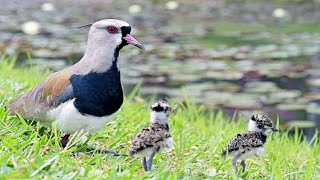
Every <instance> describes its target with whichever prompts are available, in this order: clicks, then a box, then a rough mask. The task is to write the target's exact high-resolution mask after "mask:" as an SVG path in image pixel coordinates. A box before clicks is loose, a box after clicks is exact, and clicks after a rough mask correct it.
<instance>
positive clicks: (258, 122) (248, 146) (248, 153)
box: [222, 114, 278, 173]
mask: <svg viewBox="0 0 320 180" xmlns="http://www.w3.org/2000/svg"><path fill="white" fill-rule="evenodd" d="M248 129H249V131H248V132H246V133H243V134H237V135H236V136H235V137H234V138H233V139H232V140H231V141H230V142H229V144H228V145H227V147H226V148H224V149H223V150H222V155H223V156H225V155H226V154H228V155H230V156H232V157H233V158H232V165H233V167H234V169H235V172H236V173H238V167H237V165H236V163H237V160H241V162H240V165H241V166H242V167H243V169H242V172H245V168H246V164H245V159H247V158H250V157H252V156H254V155H255V156H256V157H260V156H261V155H262V153H263V152H264V144H265V142H266V140H267V133H266V131H267V130H272V131H278V129H276V128H275V127H274V124H273V121H272V120H271V119H270V118H268V117H267V116H264V115H260V114H256V115H253V116H252V117H251V119H250V120H249V124H248Z"/></svg>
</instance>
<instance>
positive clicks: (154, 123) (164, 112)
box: [130, 101, 173, 171]
mask: <svg viewBox="0 0 320 180" xmlns="http://www.w3.org/2000/svg"><path fill="white" fill-rule="evenodd" d="M170 112H171V107H170V105H169V104H168V103H166V102H164V101H159V102H156V103H155V104H153V105H152V106H151V108H150V116H151V117H150V122H151V125H149V126H148V127H146V128H144V129H142V130H141V131H140V132H139V133H138V134H137V135H136V137H135V138H134V140H133V142H132V145H131V149H130V155H131V156H134V155H138V156H140V157H142V166H143V169H144V170H145V171H150V170H151V166H152V161H153V158H154V155H155V154H156V153H158V152H162V151H169V150H171V149H172V147H173V138H172V136H171V135H170V133H169V125H168V117H169V115H170Z"/></svg>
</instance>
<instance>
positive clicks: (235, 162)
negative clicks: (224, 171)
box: [232, 153, 241, 174]
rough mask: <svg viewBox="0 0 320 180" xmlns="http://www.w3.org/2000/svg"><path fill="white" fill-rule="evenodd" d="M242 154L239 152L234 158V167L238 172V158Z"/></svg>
mask: <svg viewBox="0 0 320 180" xmlns="http://www.w3.org/2000/svg"><path fill="white" fill-rule="evenodd" d="M240 156H241V153H239V154H237V155H236V156H234V157H233V158H232V165H233V168H234V169H235V171H236V174H238V167H237V160H238V158H239V157H240Z"/></svg>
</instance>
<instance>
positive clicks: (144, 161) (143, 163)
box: [142, 157, 148, 171]
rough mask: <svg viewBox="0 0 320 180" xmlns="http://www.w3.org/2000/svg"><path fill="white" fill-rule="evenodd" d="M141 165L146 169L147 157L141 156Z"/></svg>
mask: <svg viewBox="0 0 320 180" xmlns="http://www.w3.org/2000/svg"><path fill="white" fill-rule="evenodd" d="M142 166H143V169H144V171H148V167H147V159H146V157H143V158H142Z"/></svg>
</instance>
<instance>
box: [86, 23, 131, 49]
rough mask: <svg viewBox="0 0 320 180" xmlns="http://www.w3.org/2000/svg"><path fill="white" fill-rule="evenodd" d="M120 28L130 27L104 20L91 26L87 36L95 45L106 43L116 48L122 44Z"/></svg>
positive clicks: (125, 24) (126, 24)
mask: <svg viewBox="0 0 320 180" xmlns="http://www.w3.org/2000/svg"><path fill="white" fill-rule="evenodd" d="M121 27H130V25H129V24H128V23H126V22H124V21H120V20H115V19H104V20H101V21H98V22H95V23H94V24H93V25H92V26H91V28H90V31H89V36H90V38H91V40H92V41H94V42H95V43H99V44H100V43H102V44H104V43H108V44H115V45H116V46H118V45H120V44H121V42H122V32H121Z"/></svg>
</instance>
